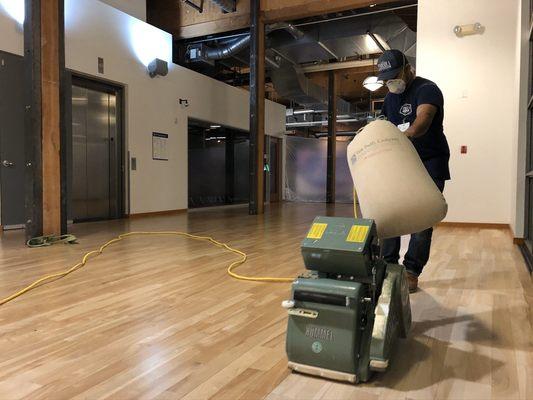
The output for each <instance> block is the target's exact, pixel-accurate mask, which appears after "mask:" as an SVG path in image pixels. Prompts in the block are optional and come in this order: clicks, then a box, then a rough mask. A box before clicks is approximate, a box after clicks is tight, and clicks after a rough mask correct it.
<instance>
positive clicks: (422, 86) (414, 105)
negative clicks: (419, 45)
mask: <svg viewBox="0 0 533 400" xmlns="http://www.w3.org/2000/svg"><path fill="white" fill-rule="evenodd" d="M378 69H379V75H378V78H379V79H380V80H382V81H383V82H385V84H386V85H387V88H388V89H389V93H388V94H387V96H386V97H385V102H384V104H383V110H382V114H383V115H384V116H385V117H386V118H387V119H388V120H389V121H390V122H392V123H393V124H394V125H396V126H398V128H399V129H400V130H401V131H402V132H403V133H404V134H405V135H406V136H407V137H408V138H409V139H411V141H412V142H413V145H414V147H415V149H416V151H417V152H418V155H419V156H420V158H421V159H422V162H423V163H424V166H425V167H426V169H427V171H428V172H429V175H430V176H431V177H432V178H433V180H434V181H435V184H436V185H437V187H438V188H439V190H440V191H441V192H442V191H443V190H444V183H445V181H446V180H449V179H450V171H449V168H448V162H449V159H450V149H449V147H448V142H447V140H446V136H444V131H443V127H442V120H443V116H444V99H443V96H442V92H441V91H440V89H439V88H438V87H437V85H436V84H435V83H433V82H431V81H430V80H427V79H424V78H421V77H417V76H415V73H414V70H413V68H412V67H411V65H409V62H408V61H407V58H406V57H405V55H404V54H403V53H402V52H401V51H399V50H387V51H385V52H384V53H383V54H382V56H381V57H380V58H379V60H378ZM432 233H433V228H429V229H426V230H425V231H422V232H418V233H414V234H412V235H411V239H410V241H409V248H408V250H407V253H406V254H405V257H404V261H403V264H404V266H405V269H406V270H407V278H408V283H409V291H410V292H415V291H416V290H417V288H418V277H419V275H420V274H421V273H422V270H423V269H424V266H425V265H426V263H427V262H428V259H429V252H430V248H431V236H432ZM382 252H383V257H384V258H385V261H387V262H388V263H391V264H398V261H399V259H400V238H399V237H398V238H392V239H385V240H384V241H383V243H382Z"/></svg>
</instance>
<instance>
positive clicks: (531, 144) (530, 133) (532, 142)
mask: <svg viewBox="0 0 533 400" xmlns="http://www.w3.org/2000/svg"><path fill="white" fill-rule="evenodd" d="M530 11H531V13H532V14H531V16H532V17H531V19H530V30H529V32H530V35H529V60H530V61H529V77H528V79H527V80H526V84H527V87H528V95H529V97H528V98H529V103H528V109H527V142H528V146H527V147H528V154H527V164H526V165H527V171H526V212H525V217H526V220H525V227H526V235H525V236H526V243H525V244H526V246H527V247H526V249H527V250H528V252H529V257H528V258H526V259H528V260H529V261H533V61H532V60H533V0H531V1H530ZM528 267H529V268H530V270H531V269H532V267H533V265H532V264H530V263H528Z"/></svg>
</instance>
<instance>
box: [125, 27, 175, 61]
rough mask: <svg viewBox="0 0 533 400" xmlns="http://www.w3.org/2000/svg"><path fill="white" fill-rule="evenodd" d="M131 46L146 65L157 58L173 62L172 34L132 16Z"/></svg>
mask: <svg viewBox="0 0 533 400" xmlns="http://www.w3.org/2000/svg"><path fill="white" fill-rule="evenodd" d="M129 34H130V43H131V48H132V50H133V51H134V53H135V55H136V56H137V58H138V59H139V61H140V62H142V63H143V65H144V66H145V67H148V65H149V64H150V63H151V62H152V61H153V60H154V59H156V58H158V59H160V60H165V61H167V62H171V60H172V36H171V35H170V34H168V33H166V32H163V31H162V30H160V29H157V28H156V27H154V26H151V25H148V24H147V23H145V22H143V21H140V20H138V19H135V18H131V20H130V21H129Z"/></svg>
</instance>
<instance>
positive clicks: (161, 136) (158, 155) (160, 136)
mask: <svg viewBox="0 0 533 400" xmlns="http://www.w3.org/2000/svg"><path fill="white" fill-rule="evenodd" d="M167 147H168V135H167V134H166V133H159V132H152V158H153V159H154V160H163V161H168V148H167Z"/></svg>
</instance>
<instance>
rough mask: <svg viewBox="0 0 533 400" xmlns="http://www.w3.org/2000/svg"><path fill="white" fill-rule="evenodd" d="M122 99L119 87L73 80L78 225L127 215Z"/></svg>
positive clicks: (74, 207)
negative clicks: (124, 193) (123, 186)
mask: <svg viewBox="0 0 533 400" xmlns="http://www.w3.org/2000/svg"><path fill="white" fill-rule="evenodd" d="M120 98H121V96H120V93H119V92H118V91H117V89H115V88H111V87H106V86H105V85H103V84H99V83H95V82H92V81H85V80H82V79H73V84H72V178H71V179H72V180H71V188H72V195H71V201H72V207H71V210H72V211H71V212H72V216H71V218H72V219H73V220H74V222H79V221H90V220H103V219H112V218H120V217H121V216H122V214H123V207H122V171H123V167H122V157H121V154H122V145H121V143H122V135H121V128H120V126H121V124H120V115H121V110H120V109H119V108H120V105H121V101H120Z"/></svg>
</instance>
